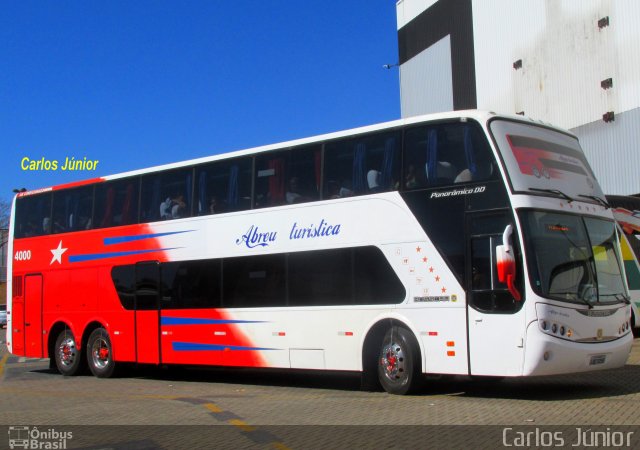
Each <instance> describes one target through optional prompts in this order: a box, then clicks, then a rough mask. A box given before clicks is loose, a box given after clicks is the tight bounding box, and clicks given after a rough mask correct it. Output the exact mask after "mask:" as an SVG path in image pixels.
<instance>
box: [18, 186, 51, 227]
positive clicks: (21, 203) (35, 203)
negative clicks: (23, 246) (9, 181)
mask: <svg viewBox="0 0 640 450" xmlns="http://www.w3.org/2000/svg"><path fill="white" fill-rule="evenodd" d="M15 214H16V220H15V223H16V229H15V237H16V238H22V237H33V236H42V235H43V234H49V233H51V193H50V192H47V193H44V194H38V195H31V196H27V197H20V198H18V199H17V200H16V213H15Z"/></svg>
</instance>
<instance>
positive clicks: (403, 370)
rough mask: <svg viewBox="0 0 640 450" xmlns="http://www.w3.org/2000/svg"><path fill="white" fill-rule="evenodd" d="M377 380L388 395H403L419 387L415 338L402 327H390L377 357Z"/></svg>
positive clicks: (418, 367)
mask: <svg viewBox="0 0 640 450" xmlns="http://www.w3.org/2000/svg"><path fill="white" fill-rule="evenodd" d="M378 380H380V384H381V385H382V387H383V388H384V390H385V391H387V392H388V393H390V394H397V395H404V394H408V393H410V392H414V391H415V390H416V389H418V388H419V387H420V384H421V381H422V374H421V373H420V354H419V352H418V345H417V343H416V342H415V338H414V337H413V335H412V334H411V332H410V331H409V330H407V329H406V328H403V327H398V326H394V327H391V328H390V329H389V330H388V331H387V333H386V334H385V336H384V339H383V340H382V346H381V348H380V353H379V355H378Z"/></svg>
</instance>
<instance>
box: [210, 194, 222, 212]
mask: <svg viewBox="0 0 640 450" xmlns="http://www.w3.org/2000/svg"><path fill="white" fill-rule="evenodd" d="M224 206H225V205H224V202H221V201H220V200H218V197H217V196H215V195H214V196H212V197H211V200H210V201H209V214H220V213H221V212H224V210H225V208H224Z"/></svg>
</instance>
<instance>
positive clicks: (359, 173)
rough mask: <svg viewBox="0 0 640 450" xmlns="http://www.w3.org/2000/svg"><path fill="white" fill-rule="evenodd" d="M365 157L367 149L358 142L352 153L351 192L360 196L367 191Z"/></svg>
mask: <svg viewBox="0 0 640 450" xmlns="http://www.w3.org/2000/svg"><path fill="white" fill-rule="evenodd" d="M366 157H367V147H366V146H365V144H364V143H363V142H358V143H357V144H356V148H355V151H354V153H353V191H354V192H355V193H356V194H362V193H364V192H365V191H366V189H367V174H366V173H365V161H366Z"/></svg>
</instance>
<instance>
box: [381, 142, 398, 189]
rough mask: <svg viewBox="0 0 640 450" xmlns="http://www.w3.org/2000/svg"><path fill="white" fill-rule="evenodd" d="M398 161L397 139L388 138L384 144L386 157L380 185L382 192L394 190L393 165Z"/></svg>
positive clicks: (383, 162)
mask: <svg viewBox="0 0 640 450" xmlns="http://www.w3.org/2000/svg"><path fill="white" fill-rule="evenodd" d="M395 160H396V138H395V137H390V138H387V139H386V140H385V142H384V155H383V159H382V175H381V177H380V185H381V187H382V190H384V191H387V190H389V189H393V169H394V167H393V165H394V163H395Z"/></svg>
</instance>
